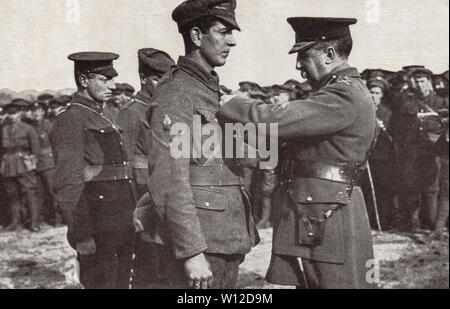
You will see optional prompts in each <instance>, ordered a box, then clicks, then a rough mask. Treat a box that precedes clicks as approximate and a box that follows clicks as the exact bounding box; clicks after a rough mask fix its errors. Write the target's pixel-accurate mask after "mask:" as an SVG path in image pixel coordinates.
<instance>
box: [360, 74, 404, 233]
mask: <svg viewBox="0 0 450 309" xmlns="http://www.w3.org/2000/svg"><path fill="white" fill-rule="evenodd" d="M367 88H368V89H369V91H370V93H371V95H372V99H373V102H374V104H375V109H376V115H377V121H378V124H379V126H380V128H381V130H380V134H379V137H378V140H377V143H376V145H375V148H374V150H373V153H372V156H371V158H370V159H369V164H370V169H371V174H372V181H373V188H372V186H371V184H370V183H369V181H370V179H365V181H364V182H363V184H364V185H363V191H364V198H365V201H366V205H367V211H368V214H369V219H370V224H371V226H372V227H373V228H376V227H377V222H376V214H375V208H374V207H378V211H379V215H380V224H381V228H382V229H383V230H389V229H393V228H395V226H396V223H397V222H396V219H397V206H396V202H397V200H396V183H395V179H397V174H398V171H397V162H396V157H395V150H394V141H393V138H392V136H391V133H390V121H391V116H392V112H391V110H390V109H389V108H388V106H387V105H386V103H385V97H386V93H387V92H388V84H387V82H386V81H385V79H384V78H383V77H382V76H381V75H375V77H373V76H372V77H370V78H369V79H368V81H367ZM372 190H374V191H375V196H376V202H377V204H374V199H373V194H372Z"/></svg>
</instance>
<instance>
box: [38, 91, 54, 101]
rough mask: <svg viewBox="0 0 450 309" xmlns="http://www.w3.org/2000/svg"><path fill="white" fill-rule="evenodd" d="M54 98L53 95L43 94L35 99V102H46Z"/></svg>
mask: <svg viewBox="0 0 450 309" xmlns="http://www.w3.org/2000/svg"><path fill="white" fill-rule="evenodd" d="M53 98H54V95H52V94H50V93H43V94H41V95H40V96H38V97H37V100H38V101H39V102H43V101H48V100H51V99H53Z"/></svg>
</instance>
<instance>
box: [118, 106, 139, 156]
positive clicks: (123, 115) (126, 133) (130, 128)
mask: <svg viewBox="0 0 450 309" xmlns="http://www.w3.org/2000/svg"><path fill="white" fill-rule="evenodd" d="M117 122H118V124H119V126H120V128H122V129H123V133H122V138H123V141H124V143H125V149H126V151H127V152H128V156H129V158H130V160H132V159H133V157H134V155H135V154H136V139H137V126H138V122H139V120H138V119H136V117H133V114H132V113H131V111H130V110H128V109H122V110H120V112H119V115H118V118H117Z"/></svg>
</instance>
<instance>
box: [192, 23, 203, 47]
mask: <svg viewBox="0 0 450 309" xmlns="http://www.w3.org/2000/svg"><path fill="white" fill-rule="evenodd" d="M190 35H191V41H192V43H193V44H194V45H195V46H196V47H200V46H202V31H201V30H200V28H198V27H194V28H192V29H191V31H190Z"/></svg>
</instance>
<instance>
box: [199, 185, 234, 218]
mask: <svg viewBox="0 0 450 309" xmlns="http://www.w3.org/2000/svg"><path fill="white" fill-rule="evenodd" d="M192 193H193V196H194V201H195V207H196V208H197V209H201V210H204V211H211V212H223V211H225V210H226V209H227V208H228V200H227V198H226V196H225V194H224V193H223V191H222V190H221V189H220V188H215V187H192Z"/></svg>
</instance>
